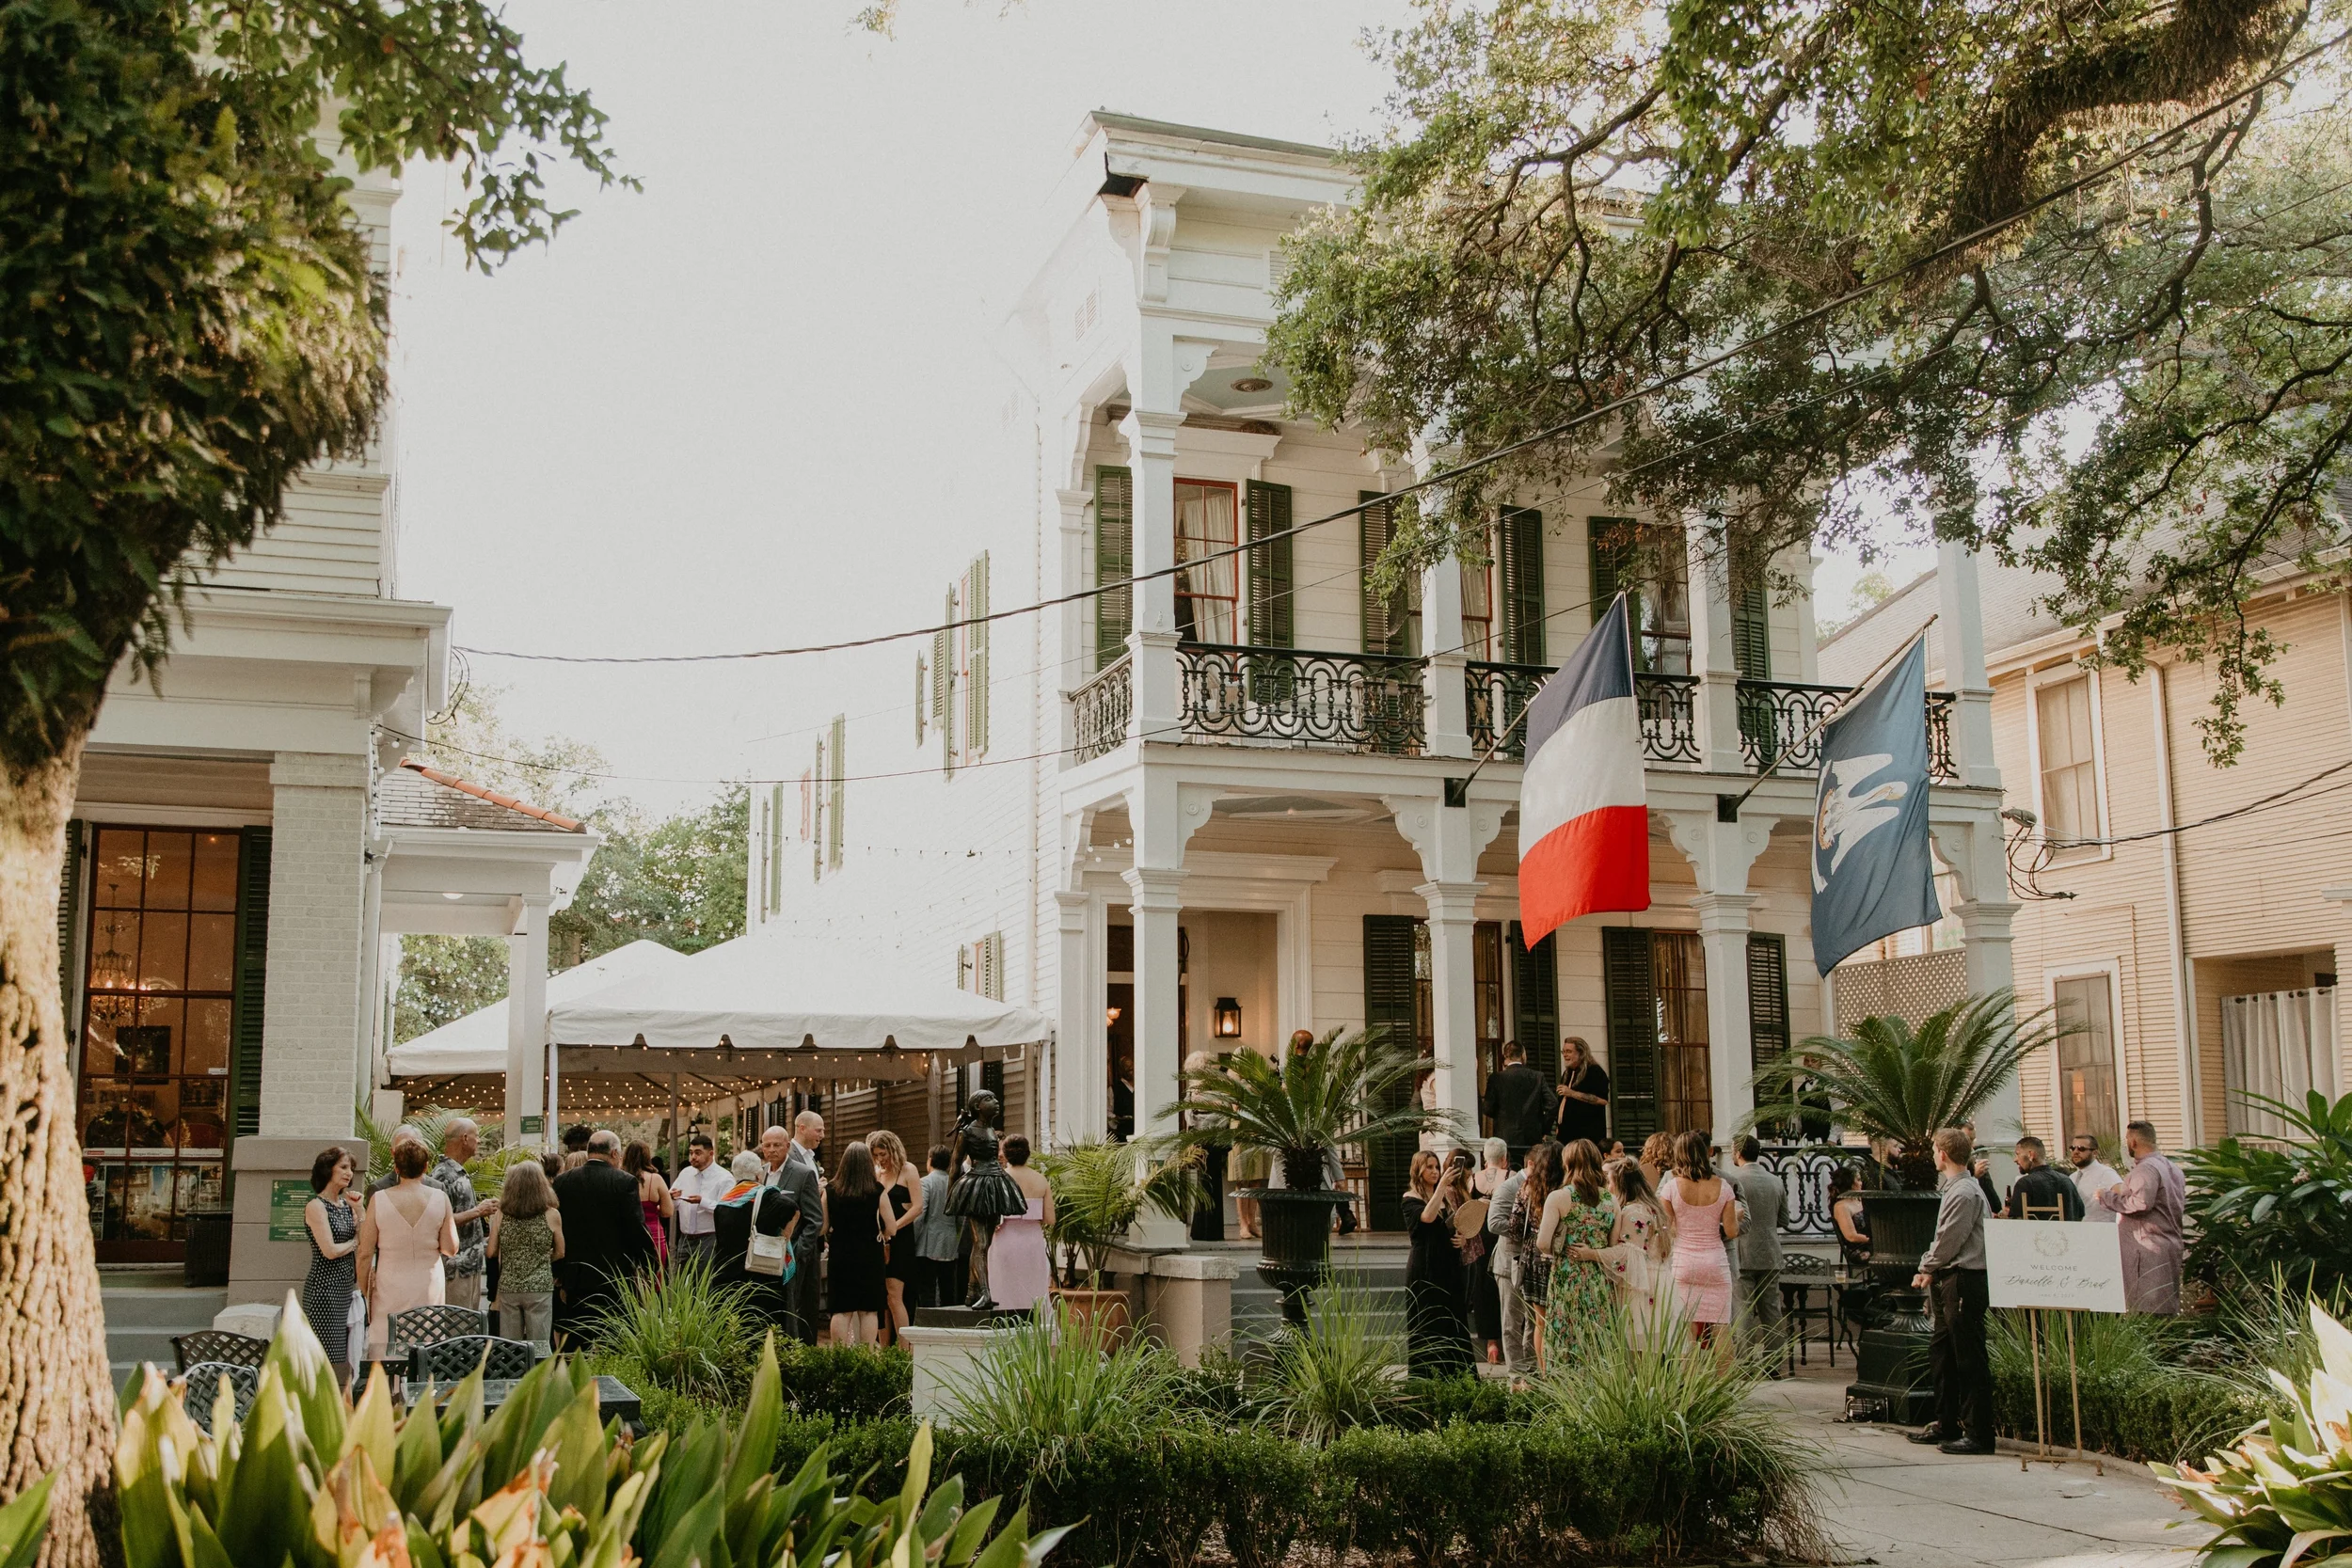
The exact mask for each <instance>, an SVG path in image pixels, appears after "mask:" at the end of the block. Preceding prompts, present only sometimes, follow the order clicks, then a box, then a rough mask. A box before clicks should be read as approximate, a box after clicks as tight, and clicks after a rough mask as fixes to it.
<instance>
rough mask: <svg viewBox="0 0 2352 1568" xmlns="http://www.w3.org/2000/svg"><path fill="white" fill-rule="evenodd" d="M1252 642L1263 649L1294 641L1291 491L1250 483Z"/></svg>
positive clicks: (1281, 645) (1287, 644)
mask: <svg viewBox="0 0 2352 1568" xmlns="http://www.w3.org/2000/svg"><path fill="white" fill-rule="evenodd" d="M1248 512H1249V540H1250V549H1249V641H1252V642H1254V643H1256V644H1257V645H1258V646H1259V647H1261V648H1288V647H1291V646H1293V643H1292V641H1291V637H1292V632H1291V625H1292V620H1291V594H1292V579H1291V544H1292V541H1291V540H1290V539H1289V538H1288V537H1283V538H1279V539H1278V538H1275V537H1273V536H1274V535H1276V534H1284V535H1287V533H1288V531H1289V530H1290V527H1291V487H1290V486H1289V485H1287V484H1263V483H1259V482H1258V481H1256V480H1254V479H1253V480H1251V481H1250V482H1249V492H1248Z"/></svg>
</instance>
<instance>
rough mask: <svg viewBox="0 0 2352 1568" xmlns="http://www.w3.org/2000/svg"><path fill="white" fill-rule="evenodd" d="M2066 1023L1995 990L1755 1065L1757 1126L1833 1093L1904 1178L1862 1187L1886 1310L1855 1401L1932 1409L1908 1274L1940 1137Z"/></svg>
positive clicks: (1918, 1311)
mask: <svg viewBox="0 0 2352 1568" xmlns="http://www.w3.org/2000/svg"><path fill="white" fill-rule="evenodd" d="M2060 1032H2061V1031H2060V1030H2059V1029H2058V1027H2057V1026H2056V1025H2055V1024H2054V1023H2053V1022H2051V1021H2050V1015H2049V1014H2048V1013H2046V1012H2044V1013H2038V1014H2034V1015H2031V1016H2029V1017H2026V1018H2020V1017H2018V1016H2017V1011H2016V995H2015V993H2014V992H2012V991H2010V990H1994V991H1987V992H1985V993H1984V994H1983V995H1981V996H1971V997H1964V998H1963V999H1962V1000H1961V1001H1959V1002H1956V1003H1954V1004H1953V1005H1952V1006H1948V1007H1946V1008H1945V1009H1943V1010H1942V1011H1941V1012H1936V1013H1931V1014H1929V1015H1928V1016H1927V1017H1926V1018H1923V1019H1921V1020H1920V1021H1919V1022H1918V1025H1917V1026H1916V1027H1914V1026H1913V1025H1912V1024H1910V1023H1908V1022H1905V1021H1903V1020H1902V1019H1899V1018H1866V1019H1864V1020H1862V1021H1861V1022H1859V1023H1857V1024H1855V1025H1854V1032H1853V1037H1852V1038H1851V1039H1836V1038H1832V1037H1828V1036H1825V1035H1816V1036H1814V1037H1812V1038H1810V1039H1808V1040H1806V1041H1805V1042H1804V1044H1802V1045H1800V1046H1798V1047H1797V1048H1796V1049H1795V1050H1794V1051H1792V1052H1790V1053H1788V1055H1787V1056H1785V1057H1783V1058H1782V1059H1780V1060H1779V1061H1777V1062H1774V1063H1772V1064H1771V1065H1769V1066H1767V1067H1765V1068H1764V1069H1761V1070H1760V1071H1758V1072H1757V1073H1756V1101H1757V1110H1756V1113H1755V1115H1754V1116H1752V1117H1749V1121H1750V1123H1751V1124H1753V1123H1755V1122H1756V1121H1759V1120H1769V1119H1772V1118H1773V1117H1780V1116H1783V1115H1785V1114H1786V1113H1787V1109H1788V1106H1789V1105H1790V1104H1791V1103H1798V1102H1812V1103H1820V1102H1826V1103H1827V1104H1828V1105H1829V1106H1830V1107H1831V1109H1832V1112H1833V1114H1834V1115H1835V1116H1836V1118H1837V1119H1838V1120H1839V1121H1840V1122H1842V1123H1844V1125H1845V1126H1846V1128H1847V1130H1848V1131H1850V1132H1860V1133H1863V1134H1865V1135H1866V1136H1868V1137H1872V1138H1883V1139H1885V1140H1886V1141H1887V1143H1888V1144H1889V1145H1890V1146H1892V1149H1893V1152H1892V1154H1891V1156H1890V1157H1889V1159H1888V1162H1887V1164H1888V1168H1889V1169H1890V1170H1891V1171H1892V1172H1893V1173H1894V1177H1895V1180H1896V1181H1897V1182H1898V1183H1899V1185H1898V1186H1897V1187H1895V1188H1892V1189H1889V1190H1885V1191H1880V1192H1868V1193H1865V1194H1863V1196H1862V1212H1863V1215H1864V1218H1865V1220H1866V1221H1867V1224H1868V1226H1869V1227H1870V1273H1871V1275H1872V1281H1873V1286H1874V1294H1875V1296H1876V1298H1877V1301H1878V1303H1879V1304H1880V1306H1881V1307H1883V1309H1884V1310H1885V1312H1886V1313H1887V1314H1888V1316H1887V1320H1886V1321H1884V1322H1883V1323H1880V1324H1878V1325H1876V1326H1873V1327H1871V1328H1868V1329H1866V1330H1865V1331H1864V1334H1863V1337H1862V1348H1861V1352H1860V1354H1859V1355H1858V1356H1857V1357H1856V1360H1857V1363H1858V1366H1857V1370H1856V1376H1855V1381H1854V1384H1853V1386H1851V1387H1850V1388H1849V1389H1847V1391H1846V1393H1847V1399H1848V1400H1849V1402H1859V1403H1867V1404H1875V1405H1877V1406H1879V1407H1880V1408H1881V1409H1883V1410H1884V1411H1886V1412H1887V1414H1888V1416H1889V1418H1891V1419H1894V1420H1898V1421H1913V1422H1915V1421H1919V1420H1923V1419H1925V1418H1926V1415H1927V1409H1926V1407H1927V1403H1928V1399H1929V1394H1928V1386H1927V1382H1926V1365H1927V1338H1928V1324H1927V1320H1926V1317H1925V1316H1924V1313H1925V1308H1926V1302H1925V1301H1924V1299H1923V1295H1922V1292H1920V1291H1915V1290H1914V1289H1912V1285H1911V1281H1912V1277H1913V1276H1914V1275H1916V1274H1917V1273H1918V1269H1919V1256H1920V1254H1922V1253H1924V1252H1925V1251H1927V1249H1928V1245H1929V1243H1931V1242H1932V1241H1934V1239H1935V1213H1936V1208H1937V1203H1938V1199H1937V1196H1936V1191H1935V1134H1936V1133H1937V1132H1938V1131H1940V1130H1941V1129H1944V1128H1947V1127H1958V1126H1960V1125H1962V1124H1963V1123H1965V1122H1972V1121H1974V1120H1975V1119H1976V1117H1977V1114H1978V1113H1979V1111H1981V1110H1982V1109H1983V1108H1984V1107H1985V1106H1987V1105H1988V1104H1990V1103H1991V1102H1992V1100H1993V1097H1994V1095H1995V1094H1997V1093H1998V1092H2000V1089H2001V1086H2002V1085H2005V1084H2007V1083H2008V1082H2009V1081H2010V1078H2012V1077H2014V1076H2015V1075H2016V1073H2017V1069H2018V1068H2019V1067H2020V1066H2021V1065H2023V1064H2024V1062H2025V1060H2026V1057H2027V1056H2029V1055H2031V1054H2032V1053H2034V1052H2035V1051H2037V1050H2039V1049H2041V1048H2042V1046H2044V1045H2047V1044H2049V1043H2050V1042H2051V1041H2053V1040H2054V1039H2056V1038H2057V1037H2058V1035H2059V1033H2060Z"/></svg>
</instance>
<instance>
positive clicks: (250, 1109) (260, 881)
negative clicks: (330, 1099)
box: [229, 828, 270, 1138]
mask: <svg viewBox="0 0 2352 1568" xmlns="http://www.w3.org/2000/svg"><path fill="white" fill-rule="evenodd" d="M241 836H242V839H243V842H242V843H241V844H240V845H239V847H238V855H237V959H236V964H237V967H236V991H235V998H234V1000H233V1001H232V1002H231V1004H230V1033H231V1035H232V1037H233V1051H232V1054H231V1057H230V1074H231V1076H230V1083H229V1099H230V1107H231V1112H230V1115H231V1132H233V1133H234V1135H235V1136H237V1137H241V1138H242V1137H250V1136H252V1135H254V1134H256V1133H258V1132H261V1131H262V1014H263V1010H264V1007H265V1006H266V1001H267V997H268V993H269V858H270V831H269V830H268V829H267V828H247V829H246V830H245V832H244V833H243V834H242V835H241Z"/></svg>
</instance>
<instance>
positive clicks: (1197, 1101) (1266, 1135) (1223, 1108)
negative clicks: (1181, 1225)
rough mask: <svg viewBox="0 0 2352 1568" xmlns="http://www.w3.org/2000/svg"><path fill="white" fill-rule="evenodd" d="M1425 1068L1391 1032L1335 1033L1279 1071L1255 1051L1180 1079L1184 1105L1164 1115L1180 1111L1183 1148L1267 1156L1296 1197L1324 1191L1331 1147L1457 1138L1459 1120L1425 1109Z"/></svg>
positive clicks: (1180, 1103)
mask: <svg viewBox="0 0 2352 1568" xmlns="http://www.w3.org/2000/svg"><path fill="white" fill-rule="evenodd" d="M1426 1065H1427V1064H1425V1063H1423V1062H1422V1059H1421V1058H1420V1057H1419V1056H1418V1055H1416V1054H1415V1053H1413V1052H1412V1051H1411V1050H1410V1049H1409V1048H1407V1047H1406V1046H1404V1045H1400V1044H1398V1043H1396V1042H1395V1041H1394V1040H1392V1039H1391V1037H1390V1035H1389V1032H1388V1030H1387V1029H1386V1028H1374V1029H1363V1030H1359V1031H1358V1032H1357V1033H1355V1034H1353V1035H1344V1034H1343V1033H1341V1031H1339V1030H1337V1029H1334V1030H1332V1031H1331V1032H1330V1033H1329V1034H1327V1035H1326V1036H1324V1037H1323V1038H1321V1039H1320V1040H1317V1041H1316V1042H1315V1043H1314V1045H1313V1046H1312V1047H1311V1048H1309V1049H1307V1050H1304V1051H1297V1052H1294V1053H1292V1054H1291V1059H1290V1060H1289V1061H1288V1062H1287V1063H1285V1064H1283V1065H1282V1066H1280V1067H1279V1068H1278V1067H1277V1066H1276V1065H1275V1064H1274V1062H1273V1060H1272V1059H1271V1058H1270V1057H1266V1056H1262V1055H1260V1054H1259V1053H1257V1052H1255V1051H1236V1052H1234V1053H1232V1057H1231V1058H1230V1059H1228V1060H1227V1061H1224V1062H1219V1063H1213V1064H1211V1065H1210V1066H1207V1067H1201V1068H1194V1069H1191V1070H1190V1071H1188V1072H1186V1073H1185V1074H1184V1099H1183V1100H1181V1101H1177V1102H1176V1103H1175V1104H1174V1105H1172V1106H1170V1107H1169V1108H1168V1111H1166V1112H1165V1113H1163V1114H1164V1115H1168V1116H1174V1115H1176V1114H1177V1113H1179V1112H1182V1113H1184V1116H1185V1117H1186V1120H1187V1123H1188V1125H1187V1126H1186V1127H1185V1129H1184V1132H1181V1133H1179V1134H1178V1137H1179V1138H1180V1140H1182V1141H1183V1142H1184V1144H1185V1145H1187V1146H1195V1145H1198V1146H1202V1147H1205V1146H1207V1145H1210V1144H1230V1145H1232V1147H1233V1148H1239V1149H1252V1148H1256V1149H1263V1150H1264V1151H1265V1152H1266V1153H1267V1154H1268V1155H1270V1156H1271V1157H1272V1158H1273V1159H1274V1161H1275V1162H1276V1163H1277V1164H1279V1165H1280V1167H1281V1171H1282V1184H1283V1185H1284V1186H1286V1187H1288V1188H1290V1189H1291V1190H1292V1191H1294V1192H1312V1191H1315V1190H1318V1189H1320V1188H1321V1187H1322V1186H1323V1161H1324V1153H1325V1151H1326V1150H1327V1149H1335V1148H1356V1147H1361V1146H1362V1145H1364V1144H1367V1143H1373V1142H1377V1141H1378V1140H1381V1139H1384V1138H1413V1137H1417V1136H1419V1135H1420V1134H1421V1133H1423V1132H1449V1133H1453V1134H1454V1135H1455V1136H1459V1135H1461V1132H1462V1130H1461V1129H1460V1128H1459V1127H1457V1126H1455V1125H1454V1117H1452V1116H1451V1115H1449V1114H1448V1113H1446V1112H1443V1111H1438V1110H1432V1109H1429V1108H1427V1107H1424V1106H1423V1105H1422V1104H1421V1103H1420V1102H1419V1101H1417V1100H1416V1098H1415V1097H1414V1095H1413V1092H1412V1091H1413V1085H1414V1081H1415V1080H1416V1079H1417V1078H1419V1077H1420V1075H1421V1073H1422V1069H1423V1068H1424V1067H1425V1066H1426Z"/></svg>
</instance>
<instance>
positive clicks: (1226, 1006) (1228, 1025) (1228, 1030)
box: [1210, 996, 1241, 1040]
mask: <svg viewBox="0 0 2352 1568" xmlns="http://www.w3.org/2000/svg"><path fill="white" fill-rule="evenodd" d="M1210 1033H1211V1034H1213V1035H1215V1036H1216V1037H1217V1038H1218V1039H1221V1040H1237V1039H1239V1038H1241V1004H1240V1003H1238V1002H1236V1001H1234V1000H1233V999H1232V997H1230V996H1220V997H1218V998H1217V999H1216V1027H1215V1028H1214V1029H1212V1030H1211V1031H1210Z"/></svg>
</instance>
